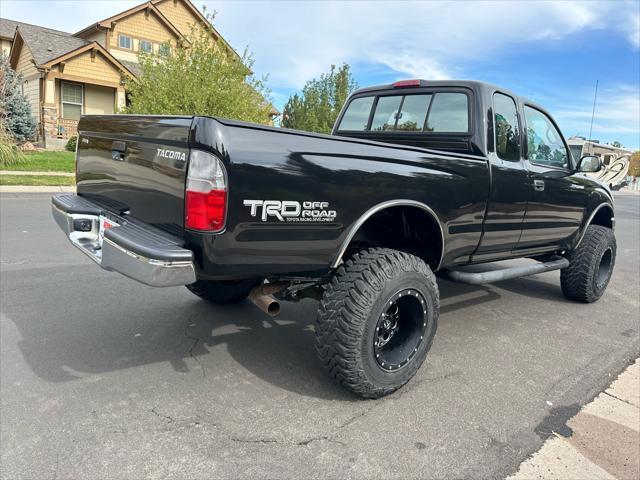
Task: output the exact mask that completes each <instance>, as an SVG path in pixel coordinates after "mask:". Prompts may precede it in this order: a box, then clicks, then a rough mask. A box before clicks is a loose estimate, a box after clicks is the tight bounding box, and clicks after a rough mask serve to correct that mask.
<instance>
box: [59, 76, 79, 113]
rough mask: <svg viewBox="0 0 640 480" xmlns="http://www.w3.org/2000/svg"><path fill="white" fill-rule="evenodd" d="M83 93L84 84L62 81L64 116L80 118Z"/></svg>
mask: <svg viewBox="0 0 640 480" xmlns="http://www.w3.org/2000/svg"><path fill="white" fill-rule="evenodd" d="M82 93H83V92H82V85H78V84H77V83H67V82H62V95H61V96H62V118H66V119H69V120H80V115H82V100H83V98H82Z"/></svg>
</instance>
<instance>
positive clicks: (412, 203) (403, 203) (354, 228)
mask: <svg viewBox="0 0 640 480" xmlns="http://www.w3.org/2000/svg"><path fill="white" fill-rule="evenodd" d="M392 207H417V208H420V209H422V210H424V211H425V212H427V213H428V214H429V215H430V216H431V217H433V219H434V220H435V222H436V223H437V224H438V228H439V229H440V244H441V245H442V248H441V251H440V260H439V261H438V266H437V267H436V269H435V270H438V269H440V265H442V260H443V258H444V228H443V227H442V222H441V221H440V218H439V217H438V215H437V214H436V212H435V211H434V210H433V209H432V208H431V207H429V206H428V205H426V204H424V203H422V202H418V201H417V200H408V199H399V200H388V201H386V202H382V203H378V204H377V205H374V206H373V207H371V208H370V209H369V210H367V211H366V212H364V214H362V215H361V216H360V218H358V220H356V221H355V222H354V223H353V225H351V227H350V229H349V233H348V234H347V236H346V238H345V239H344V241H343V242H342V245H341V246H340V249H339V250H338V255H337V256H336V258H335V260H334V261H333V262H332V264H331V268H337V267H338V265H339V264H340V262H341V261H342V256H343V255H344V253H345V252H346V250H347V247H348V246H349V244H350V243H351V240H353V238H354V237H355V236H356V233H358V230H360V227H362V226H363V225H364V224H365V223H366V221H367V220H369V218H371V217H372V216H373V215H375V214H376V213H378V212H381V211H382V210H385V209H387V208H392Z"/></svg>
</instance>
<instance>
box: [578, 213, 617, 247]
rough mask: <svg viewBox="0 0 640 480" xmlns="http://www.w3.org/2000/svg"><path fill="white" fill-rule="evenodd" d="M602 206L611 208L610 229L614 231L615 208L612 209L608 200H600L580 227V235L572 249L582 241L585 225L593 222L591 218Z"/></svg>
mask: <svg viewBox="0 0 640 480" xmlns="http://www.w3.org/2000/svg"><path fill="white" fill-rule="evenodd" d="M604 207H609V208H610V209H611V213H612V214H613V216H612V217H611V225H612V230H614V231H615V227H616V217H615V210H614V209H613V205H612V204H610V203H609V202H602V203H601V204H600V205H598V206H597V207H596V208H594V209H593V212H591V215H589V218H588V219H587V221H586V222H585V224H584V227H583V228H582V232H580V236H579V237H578V241H577V242H576V245H575V246H574V247H573V248H574V249H575V248H578V245H580V243H581V242H582V239H583V238H584V236H585V234H586V233H587V227H588V226H589V225H591V222H593V219H594V218H595V216H596V215H597V214H598V212H599V211H600V210H601V209H603V208H604Z"/></svg>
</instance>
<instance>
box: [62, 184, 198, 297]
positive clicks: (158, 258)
mask: <svg viewBox="0 0 640 480" xmlns="http://www.w3.org/2000/svg"><path fill="white" fill-rule="evenodd" d="M51 210H52V213H53V218H54V219H55V221H56V223H57V224H58V226H59V227H60V228H61V229H62V231H63V232H64V233H65V235H67V237H68V238H69V241H71V243H72V244H73V245H75V246H76V247H77V248H78V249H80V250H81V251H82V252H83V253H84V254H86V255H87V256H88V257H89V258H91V259H92V260H93V261H94V262H96V263H97V264H98V265H100V266H101V267H102V268H104V269H105V270H110V271H114V272H119V273H121V274H123V275H125V276H127V277H129V278H132V279H134V280H137V281H138V282H141V283H144V284H146V285H150V286H152V287H171V286H177V285H189V284H191V283H194V282H195V281H196V270H195V266H194V263H193V252H191V250H187V249H185V248H182V246H181V244H180V241H179V239H173V238H169V237H168V236H165V235H162V234H161V233H159V232H157V231H155V229H152V228H148V227H145V226H144V225H140V224H137V223H133V222H131V221H130V220H128V219H126V218H123V217H118V216H117V215H113V214H112V213H109V212H106V211H105V210H104V209H103V208H102V207H100V206H98V205H96V204H94V203H92V202H90V201H88V200H86V199H85V198H83V197H79V196H77V195H75V194H68V193H65V194H58V195H54V196H53V197H52V199H51ZM100 215H106V216H108V217H109V218H111V219H112V220H114V221H116V222H117V223H119V224H120V226H118V227H113V228H110V229H109V230H107V231H106V232H105V233H104V239H103V241H102V245H100V240H99V229H100ZM82 221H84V222H82ZM79 223H84V228H83V230H86V231H80V230H77V229H76V225H78V224H79ZM89 223H90V230H89V229H88V228H87V227H89Z"/></svg>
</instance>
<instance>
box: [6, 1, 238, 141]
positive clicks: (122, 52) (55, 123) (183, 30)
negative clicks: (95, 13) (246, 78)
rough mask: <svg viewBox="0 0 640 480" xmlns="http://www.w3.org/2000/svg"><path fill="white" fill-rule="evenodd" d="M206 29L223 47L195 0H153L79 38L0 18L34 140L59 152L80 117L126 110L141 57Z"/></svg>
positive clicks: (89, 29)
mask: <svg viewBox="0 0 640 480" xmlns="http://www.w3.org/2000/svg"><path fill="white" fill-rule="evenodd" d="M204 25H208V27H209V28H211V29H212V30H211V32H212V35H213V37H214V39H215V40H221V41H223V42H225V41H224V39H222V37H221V36H220V35H219V33H218V32H217V31H216V30H215V29H213V28H212V27H211V25H210V24H208V21H207V19H206V17H205V16H204V15H203V14H202V13H201V12H200V11H199V10H198V9H197V8H196V7H195V6H194V5H193V4H192V3H191V2H190V1H189V0H150V1H147V2H145V3H142V4H140V5H138V6H136V7H134V8H131V9H129V10H126V11H124V12H121V13H118V14H116V15H113V16H111V17H109V18H106V19H104V20H101V21H99V22H96V23H93V24H91V25H89V26H88V27H86V28H83V29H82V30H80V31H79V32H76V33H68V32H63V31H59V30H54V29H50V28H44V27H40V26H37V25H31V24H27V23H22V22H17V21H13V20H9V19H4V18H0V41H1V43H0V48H2V51H3V52H4V53H5V54H7V55H8V56H9V60H10V64H11V67H12V68H13V69H14V70H16V71H17V72H19V73H21V74H22V75H23V85H22V88H23V93H24V95H25V96H26V97H27V99H28V100H29V103H30V104H31V107H32V112H33V115H34V117H36V120H37V123H38V129H37V132H38V133H37V139H36V140H37V141H38V142H39V143H41V144H43V146H45V147H46V148H54V149H55V148H62V147H63V146H64V144H65V143H66V141H67V139H68V138H69V137H71V136H73V135H75V134H76V132H77V125H78V120H79V118H80V115H84V114H112V113H114V112H117V111H118V110H119V109H121V108H122V107H124V106H125V102H126V92H125V80H126V79H127V77H129V78H135V77H136V76H138V75H139V74H140V71H139V68H138V53H139V52H141V51H143V52H154V53H159V54H162V53H165V52H170V50H171V49H174V48H180V45H181V44H182V42H183V41H184V40H185V37H186V36H188V35H189V34H190V33H191V32H192V29H193V28H202V27H203V26H204ZM225 44H226V45H227V46H228V44H227V43H226V42H225ZM229 49H230V50H231V51H233V49H231V47H230V46H229ZM234 54H235V52H234Z"/></svg>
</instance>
